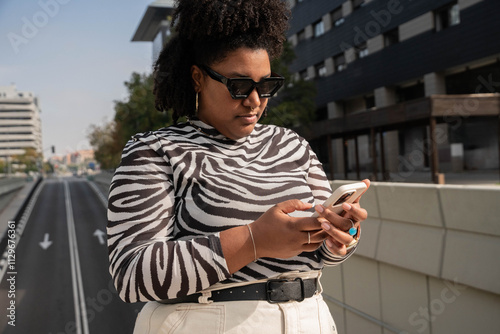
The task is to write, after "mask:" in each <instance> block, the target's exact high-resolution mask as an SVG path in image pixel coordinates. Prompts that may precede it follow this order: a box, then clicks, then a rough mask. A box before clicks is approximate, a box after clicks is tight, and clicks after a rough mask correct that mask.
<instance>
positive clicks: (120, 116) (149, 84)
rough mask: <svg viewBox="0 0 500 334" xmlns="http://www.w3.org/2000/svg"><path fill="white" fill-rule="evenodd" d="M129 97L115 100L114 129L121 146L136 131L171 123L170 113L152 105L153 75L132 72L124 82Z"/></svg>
mask: <svg viewBox="0 0 500 334" xmlns="http://www.w3.org/2000/svg"><path fill="white" fill-rule="evenodd" d="M125 86H126V87H127V89H128V93H129V98H128V100H127V101H115V120H114V121H115V126H116V128H115V131H116V136H117V138H116V139H117V140H118V144H121V145H122V146H123V145H125V143H126V142H127V141H128V140H129V139H130V137H131V136H133V135H135V134H136V133H138V132H145V131H151V130H156V129H159V128H162V127H165V126H167V125H170V124H172V120H171V116H170V113H169V112H168V113H165V112H159V111H158V110H156V108H155V105H154V95H153V76H152V75H151V74H150V75H146V74H138V73H132V77H131V79H130V81H129V82H125Z"/></svg>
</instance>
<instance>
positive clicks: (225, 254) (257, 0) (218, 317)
mask: <svg viewBox="0 0 500 334" xmlns="http://www.w3.org/2000/svg"><path fill="white" fill-rule="evenodd" d="M286 14H287V9H286V6H285V2H284V1H282V0H245V1H240V0H217V1H211V0H210V1H208V0H203V1H202V0H179V1H178V3H177V9H176V12H175V14H174V17H173V18H174V24H175V31H176V34H175V35H174V36H173V37H172V39H171V41H170V42H169V43H168V44H167V45H166V47H165V49H164V50H163V51H162V53H161V54H160V56H159V58H158V60H157V62H156V64H155V75H156V85H155V90H154V93H155V96H156V105H157V108H158V109H160V110H166V109H169V108H172V109H173V110H174V119H175V120H177V119H178V118H179V117H181V116H187V117H188V119H189V121H188V122H185V123H180V124H177V125H174V126H171V127H168V128H164V129H160V130H158V131H153V132H148V133H143V134H138V135H136V136H134V137H133V138H132V140H130V141H129V142H128V143H127V145H126V147H125V149H124V151H123V155H122V162H121V164H120V167H119V168H118V169H117V170H116V172H115V176H114V178H113V181H112V184H111V189H110V194H109V210H108V218H109V224H108V245H109V252H110V271H111V274H112V276H113V278H114V282H115V286H116V288H117V290H118V292H119V294H120V296H121V298H122V299H123V300H124V301H126V302H137V301H151V302H150V303H148V304H146V305H145V307H144V309H143V310H142V311H141V313H140V315H139V317H138V320H137V322H136V327H135V333H160V332H161V333H198V332H202V331H203V332H204V333H261V332H262V331H263V330H266V331H267V332H269V333H282V332H286V333H295V332H298V331H299V330H300V332H301V333H304V332H308V333H336V329H335V325H334V322H333V319H332V318H331V315H330V313H329V311H328V308H327V306H326V304H325V303H324V301H323V300H322V297H321V286H320V284H319V276H320V273H321V269H322V268H323V267H324V266H325V265H336V264H339V263H341V262H343V261H344V260H345V259H347V258H348V257H349V256H350V255H351V254H352V252H353V251H354V249H355V247H353V248H351V249H349V250H347V247H346V246H347V245H349V244H351V243H352V242H353V240H354V239H357V238H358V236H359V233H358V235H355V236H354V237H353V236H351V235H350V234H349V233H347V231H348V230H349V228H351V227H352V222H354V224H355V227H356V228H358V227H359V223H360V222H361V221H362V220H364V219H366V216H367V213H366V211H365V210H364V209H362V208H361V207H360V206H359V204H358V203H356V204H354V205H352V206H349V205H346V206H345V207H344V209H345V210H346V215H345V217H341V216H338V215H336V214H335V213H333V212H331V211H330V210H327V209H325V208H323V207H322V206H321V205H316V207H315V209H316V211H317V212H318V213H319V214H320V218H312V217H311V215H312V212H313V211H314V210H312V207H313V205H314V204H319V203H322V202H323V201H324V200H325V199H326V198H327V197H328V196H329V195H330V193H331V190H330V186H329V183H328V180H327V179H326V177H325V174H324V172H323V170H322V167H321V164H320V163H319V161H318V160H317V158H316V156H315V154H314V153H313V151H312V150H311V148H310V147H309V145H308V143H307V142H306V141H305V140H303V139H302V138H300V137H299V136H298V135H297V134H296V133H294V132H293V131H291V130H288V129H284V128H280V127H275V126H266V125H261V124H258V123H257V121H258V120H259V119H260V118H261V117H262V115H263V113H264V112H265V110H266V106H267V103H268V99H269V98H270V97H271V96H272V95H274V94H275V93H276V91H277V90H278V89H279V88H280V87H281V85H282V84H283V78H281V77H280V76H279V75H278V74H276V73H273V72H272V71H271V67H270V60H271V59H273V58H275V57H277V56H278V55H279V53H280V51H281V47H282V43H283V40H284V33H285V31H286V29H287V19H288V17H287V15H286ZM366 182H367V183H368V181H366ZM300 216H301V217H300Z"/></svg>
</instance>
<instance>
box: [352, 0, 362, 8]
mask: <svg viewBox="0 0 500 334" xmlns="http://www.w3.org/2000/svg"><path fill="white" fill-rule="evenodd" d="M364 3H365V0H352V7H353V8H354V9H356V8H359V7H361V6H363V5H364Z"/></svg>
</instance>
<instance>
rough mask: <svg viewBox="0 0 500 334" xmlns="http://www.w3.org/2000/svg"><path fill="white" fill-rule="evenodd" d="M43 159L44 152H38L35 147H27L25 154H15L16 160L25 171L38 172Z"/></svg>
mask: <svg viewBox="0 0 500 334" xmlns="http://www.w3.org/2000/svg"><path fill="white" fill-rule="evenodd" d="M41 159H42V154H41V153H38V152H37V151H36V150H35V149H34V148H31V147H29V148H27V149H25V150H24V154H20V155H16V156H14V159H13V160H14V161H15V162H16V163H17V164H18V165H19V166H20V167H21V169H23V171H24V172H25V173H29V172H37V171H38V164H39V163H40V161H41Z"/></svg>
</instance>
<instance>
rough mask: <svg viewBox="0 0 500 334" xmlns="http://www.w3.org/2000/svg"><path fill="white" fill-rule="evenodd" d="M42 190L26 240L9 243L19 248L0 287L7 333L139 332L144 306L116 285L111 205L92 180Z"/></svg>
mask: <svg viewBox="0 0 500 334" xmlns="http://www.w3.org/2000/svg"><path fill="white" fill-rule="evenodd" d="M40 187H41V188H40V191H39V194H38V196H36V197H35V198H36V201H34V202H33V203H34V204H33V206H32V210H31V214H30V215H29V218H28V219H27V220H26V224H25V227H24V231H23V233H22V236H21V238H20V239H19V240H17V241H14V239H13V241H12V242H11V244H10V245H9V246H12V247H14V244H15V246H16V248H15V249H13V251H12V253H11V255H13V256H11V257H10V258H9V259H10V263H9V267H7V271H6V272H5V274H4V277H3V279H2V281H1V283H0V310H2V311H1V312H0V315H2V316H1V317H0V332H1V333H4V334H10V333H22V334H25V333H26V334H28V333H29V334H31V333H43V334H67V333H68V334H69V333H78V334H80V333H81V334H87V333H97V334H101V333H102V334H105V333H132V331H133V326H134V322H135V318H136V316H137V313H138V312H139V310H140V309H141V308H142V305H143V304H126V303H124V302H122V301H121V300H120V298H119V297H118V295H117V293H116V290H115V289H114V287H113V285H112V282H111V276H110V274H109V271H108V257H107V256H108V253H107V247H106V236H105V231H106V222H107V220H106V209H105V204H104V203H103V201H102V200H101V199H100V198H99V196H98V194H97V193H96V191H95V190H94V188H92V187H91V184H90V182H88V181H87V180H84V179H78V178H61V179H50V180H45V181H43V183H42V184H41V186H40ZM14 256H15V257H14ZM4 314H6V315H7V316H5V315H4ZM13 325H15V326H13Z"/></svg>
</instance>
